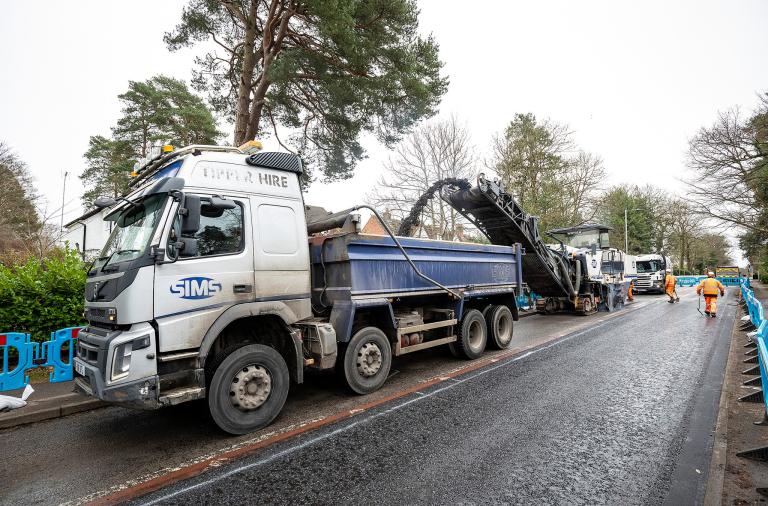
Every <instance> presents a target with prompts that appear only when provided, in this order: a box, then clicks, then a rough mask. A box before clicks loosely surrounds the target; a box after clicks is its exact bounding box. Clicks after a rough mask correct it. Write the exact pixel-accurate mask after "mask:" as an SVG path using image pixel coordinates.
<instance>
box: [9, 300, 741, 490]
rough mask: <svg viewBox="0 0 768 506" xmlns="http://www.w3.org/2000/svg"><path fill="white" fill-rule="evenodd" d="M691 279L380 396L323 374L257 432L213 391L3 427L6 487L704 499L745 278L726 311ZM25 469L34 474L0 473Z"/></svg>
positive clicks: (530, 326)
mask: <svg viewBox="0 0 768 506" xmlns="http://www.w3.org/2000/svg"><path fill="white" fill-rule="evenodd" d="M681 292H682V302H681V303H680V304H676V305H670V304H667V303H665V302H664V301H663V298H658V297H640V298H638V301H639V302H637V303H635V304H634V305H633V306H629V307H628V308H626V309H624V310H622V311H620V312H617V313H613V314H611V315H606V314H600V315H593V316H591V317H578V316H556V317H545V316H535V317H532V318H527V319H524V320H523V321H521V322H520V323H519V324H518V326H517V327H516V329H515V334H516V337H515V339H516V343H515V346H516V349H515V350H513V352H512V353H500V354H497V355H495V356H493V355H492V356H491V357H492V359H493V361H485V362H483V363H481V364H479V365H480V367H477V368H474V369H472V370H470V371H468V372H465V371H457V370H456V367H457V366H466V365H467V363H463V362H462V363H456V362H455V361H454V360H452V359H451V358H449V357H447V356H446V355H445V354H444V353H433V354H426V355H425V354H422V356H421V357H416V356H415V355H419V354H414V356H413V357H410V360H409V361H399V362H397V363H396V364H395V368H396V369H397V370H398V371H399V374H395V375H394V376H393V377H392V378H391V379H390V381H389V382H388V385H387V387H386V388H385V389H384V390H383V391H382V392H380V393H377V394H375V395H373V396H366V397H354V396H350V395H349V394H347V393H346V392H345V391H344V390H343V389H341V388H339V387H338V386H336V385H335V384H334V383H333V380H331V379H330V377H328V376H326V375H320V376H317V377H314V378H313V381H312V385H311V386H307V387H302V388H298V389H295V391H294V392H293V393H292V395H291V398H289V404H288V406H287V409H286V413H285V415H283V416H281V418H280V419H278V423H277V424H276V425H275V426H273V427H271V428H269V429H268V430H266V431H262V432H260V433H257V434H255V435H252V436H249V437H244V438H235V439H231V438H227V437H225V436H224V435H222V434H220V433H218V432H217V431H216V429H215V428H214V427H213V425H212V424H211V422H210V421H208V420H207V418H206V417H205V416H204V414H203V410H202V409H201V406H191V407H188V406H180V407H179V408H177V409H173V410H167V411H162V410H161V411H158V412H150V413H143V412H134V411H130V410H124V409H121V408H107V409H103V410H99V411H94V412H92V413H86V414H82V415H74V416H71V417H67V418H63V419H60V420H55V421H51V422H43V423H40V424H35V425H31V426H27V427H21V428H18V429H15V430H10V431H0V440H2V441H4V442H6V446H9V445H8V444H7V443H8V442H10V441H13V442H14V443H17V442H18V445H17V446H13V447H12V448H11V449H10V451H9V452H8V454H7V455H4V459H3V465H4V466H6V469H4V470H3V471H2V472H0V479H2V481H3V482H4V485H7V484H9V483H10V486H8V487H6V486H4V487H3V488H4V491H0V498H2V501H3V502H5V503H9V504H11V503H16V504H18V503H22V502H23V503H26V504H30V503H40V504H54V503H59V502H66V501H71V502H72V503H73V504H77V503H81V502H84V501H89V500H97V501H99V500H100V501H103V500H104V499H105V498H106V499H107V500H111V499H120V500H130V501H132V502H134V503H136V504H154V503H162V504H203V503H207V504H214V503H224V502H237V503H242V502H244V501H245V500H247V501H248V502H250V503H254V504H276V503H286V502H290V503H293V504H300V503H312V504H319V503H361V502H366V501H367V502H373V503H387V504H395V503H400V504H412V503H415V502H421V503H488V502H502V503H530V502H536V503H555V504H594V503H612V504H616V503H622V504H661V503H663V502H665V501H667V502H669V503H670V504H681V503H683V504H684V503H694V502H701V499H702V498H703V493H704V487H705V484H706V478H707V471H708V468H709V458H710V453H711V433H712V430H713V427H714V423H715V415H716V410H717V401H718V399H719V389H720V382H721V381H722V374H723V370H724V366H725V356H726V351H727V344H728V343H727V339H728V336H729V335H730V329H731V328H732V325H733V317H734V314H735V307H734V306H733V305H731V304H735V295H736V292H735V290H734V289H731V292H730V293H729V297H728V298H726V299H721V310H720V312H721V318H718V319H716V320H710V319H704V318H703V317H701V316H700V315H699V313H698V312H697V311H696V298H695V295H693V293H692V291H691V290H684V291H681ZM469 364H472V363H469ZM473 367H474V366H473ZM436 371H437V373H438V375H437V376H435V372H436ZM462 373H463V374H462ZM403 391H405V392H408V393H406V394H405V395H402V392H403ZM398 392H400V393H398ZM342 412H343V413H346V415H344V416H336V415H337V414H338V413H342ZM349 415H352V416H349ZM303 428H306V429H307V430H304V429H303ZM309 428H312V429H313V430H308V429H309ZM292 434H296V435H294V436H292V437H288V436H291V435H292ZM217 455H218V456H222V455H223V456H225V457H226V458H217ZM14 469H18V470H19V471H21V473H22V474H19V475H16V476H15V477H13V478H11V479H5V477H3V476H2V473H12V472H13V470H14ZM9 477H10V474H9ZM184 477H186V478H187V479H183V480H182V479H179V478H184ZM146 483H151V484H152V485H151V486H146ZM142 484H144V485H142ZM153 489H155V490H154V491H153ZM146 492H149V493H148V494H145V493H146ZM109 494H113V495H111V496H110V495H109ZM114 494H116V495H114ZM142 494H145V495H142Z"/></svg>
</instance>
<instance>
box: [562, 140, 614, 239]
mask: <svg viewBox="0 0 768 506" xmlns="http://www.w3.org/2000/svg"><path fill="white" fill-rule="evenodd" d="M604 182H605V166H604V165H603V159H602V158H601V157H599V156H597V155H595V154H592V153H587V152H585V151H579V153H578V154H577V155H576V156H575V157H573V158H572V159H570V160H568V162H567V165H566V170H565V171H564V173H563V174H562V178H561V184H562V186H561V188H562V190H561V191H560V192H559V193H558V194H557V197H559V201H560V214H561V215H562V217H563V220H564V221H566V222H567V223H569V224H572V225H579V224H582V223H586V222H589V221H592V220H593V219H594V218H595V216H596V214H597V211H598V209H599V195H600V190H601V187H602V185H603V183H604Z"/></svg>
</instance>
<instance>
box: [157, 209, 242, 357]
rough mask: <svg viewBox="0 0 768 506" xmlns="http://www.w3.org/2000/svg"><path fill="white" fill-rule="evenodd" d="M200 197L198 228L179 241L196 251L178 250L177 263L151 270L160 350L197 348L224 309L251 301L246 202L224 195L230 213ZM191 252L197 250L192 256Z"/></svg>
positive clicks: (176, 226)
mask: <svg viewBox="0 0 768 506" xmlns="http://www.w3.org/2000/svg"><path fill="white" fill-rule="evenodd" d="M198 195H199V196H200V197H201V203H202V206H201V217H200V226H199V228H198V230H197V232H195V233H190V234H187V235H185V236H184V237H185V238H187V239H195V240H196V241H195V243H196V245H197V247H196V248H189V250H188V251H184V250H182V251H180V252H179V257H178V260H177V261H175V262H172V263H162V264H158V265H157V266H156V268H155V284H154V301H155V303H154V315H155V320H156V321H157V324H158V327H159V332H158V333H159V340H158V342H159V351H160V352H167V351H175V350H184V349H192V348H197V347H199V346H200V344H201V342H202V339H203V336H204V335H205V333H206V332H207V331H208V329H209V328H210V326H211V325H212V324H213V322H214V321H215V320H216V318H218V317H219V315H221V313H223V312H224V311H225V310H226V309H227V308H229V307H231V306H232V305H234V304H237V303H240V302H248V301H250V300H251V299H252V297H253V286H254V274H253V240H252V226H251V219H250V216H251V212H250V202H249V200H248V199H247V198H243V197H237V196H227V195H224V197H225V198H227V199H230V200H232V201H234V203H235V206H234V207H233V208H232V209H221V208H216V207H213V206H212V205H211V200H210V197H211V195H205V194H198ZM180 228H181V227H180V220H179V219H178V218H176V219H175V221H174V222H173V223H172V224H171V226H170V227H169V231H168V233H167V234H166V241H167V242H166V245H165V247H166V250H168V249H169V248H173V246H172V244H173V243H174V242H175V241H177V240H178V238H179V237H180V232H179V231H180ZM195 250H196V251H195Z"/></svg>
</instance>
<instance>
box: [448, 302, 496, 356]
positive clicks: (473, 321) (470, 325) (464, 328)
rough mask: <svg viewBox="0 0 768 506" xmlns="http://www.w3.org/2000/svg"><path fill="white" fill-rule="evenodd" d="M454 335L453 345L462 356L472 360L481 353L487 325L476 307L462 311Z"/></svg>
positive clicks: (485, 338)
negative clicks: (462, 315) (461, 316)
mask: <svg viewBox="0 0 768 506" xmlns="http://www.w3.org/2000/svg"><path fill="white" fill-rule="evenodd" d="M456 337H457V339H456V342H455V343H454V345H455V347H456V351H458V352H459V353H460V354H461V356H462V357H464V358H467V359H469V360H474V359H476V358H478V357H479V356H480V355H482V353H483V350H485V343H486V341H487V340H488V326H487V325H486V323H485V318H483V313H481V312H480V311H478V310H477V309H470V310H469V311H467V312H466V313H464V318H462V319H461V325H459V332H458V335H457V336H456Z"/></svg>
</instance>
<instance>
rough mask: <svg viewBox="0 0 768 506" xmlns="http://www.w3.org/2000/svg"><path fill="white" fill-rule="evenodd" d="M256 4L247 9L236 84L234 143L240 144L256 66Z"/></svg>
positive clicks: (247, 116) (244, 129) (243, 133)
mask: <svg viewBox="0 0 768 506" xmlns="http://www.w3.org/2000/svg"><path fill="white" fill-rule="evenodd" d="M257 8H258V4H257V2H252V3H251V8H250V9H249V11H248V21H247V23H246V26H245V44H243V66H242V71H241V72H240V83H239V84H238V86H237V111H236V115H235V145H238V146H239V145H240V144H242V143H243V142H245V141H246V140H248V137H247V135H246V130H247V128H248V119H249V109H250V104H251V86H252V85H253V69H254V67H255V66H256V55H255V54H254V43H255V42H256V17H257V15H258V12H257Z"/></svg>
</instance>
